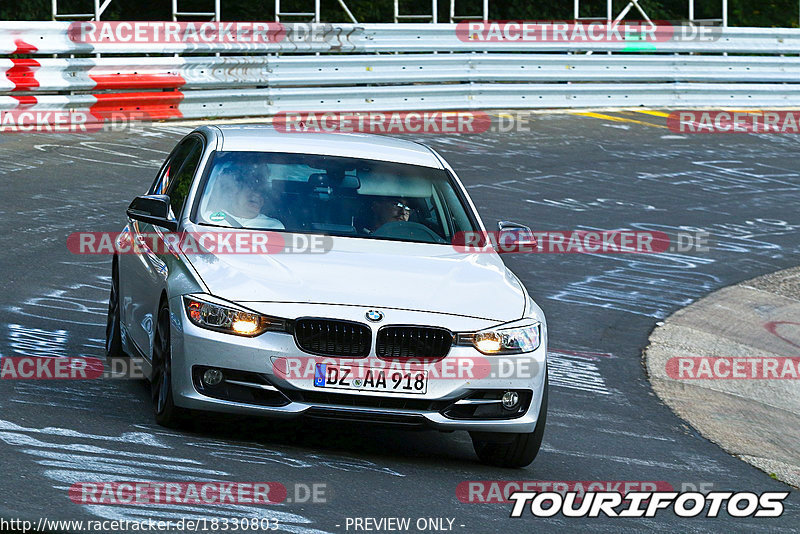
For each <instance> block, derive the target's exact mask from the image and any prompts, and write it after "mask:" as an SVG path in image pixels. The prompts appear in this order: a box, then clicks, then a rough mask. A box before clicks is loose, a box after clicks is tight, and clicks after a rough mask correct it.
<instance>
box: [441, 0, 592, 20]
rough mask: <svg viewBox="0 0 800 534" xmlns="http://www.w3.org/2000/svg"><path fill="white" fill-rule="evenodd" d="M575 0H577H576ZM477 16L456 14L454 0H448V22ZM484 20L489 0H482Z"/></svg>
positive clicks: (487, 13) (486, 18) (482, 16)
mask: <svg viewBox="0 0 800 534" xmlns="http://www.w3.org/2000/svg"><path fill="white" fill-rule="evenodd" d="M576 1H577V0H576ZM477 18H478V17H477V16H475V15H456V0H450V22H451V23H452V22H457V21H459V20H474V19H477ZM480 18H481V19H483V20H484V21H487V20H489V0H483V14H482V15H481V17H480Z"/></svg>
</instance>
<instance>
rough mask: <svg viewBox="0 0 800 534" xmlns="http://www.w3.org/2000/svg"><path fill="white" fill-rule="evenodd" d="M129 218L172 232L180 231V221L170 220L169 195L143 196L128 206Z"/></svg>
mask: <svg viewBox="0 0 800 534" xmlns="http://www.w3.org/2000/svg"><path fill="white" fill-rule="evenodd" d="M126 213H127V214H128V217H130V218H131V219H135V220H137V221H142V222H146V223H150V224H154V225H156V226H161V227H163V228H166V229H167V230H169V231H171V232H175V231H176V230H177V229H178V221H176V220H174V219H170V218H169V197H168V196H167V195H143V196H140V197H136V198H134V199H133V202H131V205H130V206H128V210H127V212H126Z"/></svg>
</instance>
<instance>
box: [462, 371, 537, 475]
mask: <svg viewBox="0 0 800 534" xmlns="http://www.w3.org/2000/svg"><path fill="white" fill-rule="evenodd" d="M547 390H548V379H547V374H545V377H544V393H543V394H542V405H541V407H540V408H539V417H538V418H537V420H536V427H535V428H534V429H533V432H530V433H527V434H503V433H499V432H498V433H484V432H481V433H479V432H472V433H470V436H471V437H472V446H473V448H474V449H475V454H477V455H478V458H479V459H480V461H481V462H482V463H485V464H488V465H494V466H497V467H525V466H527V465H529V464H530V463H531V462H533V460H534V459H535V458H536V455H537V454H539V448H540V447H541V446H542V438H543V437H544V427H545V424H546V420H547Z"/></svg>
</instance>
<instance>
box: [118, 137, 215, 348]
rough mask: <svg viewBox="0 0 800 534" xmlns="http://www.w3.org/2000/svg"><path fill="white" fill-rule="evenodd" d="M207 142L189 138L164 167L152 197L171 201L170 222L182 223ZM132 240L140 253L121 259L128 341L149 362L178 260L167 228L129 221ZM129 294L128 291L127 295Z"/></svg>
mask: <svg viewBox="0 0 800 534" xmlns="http://www.w3.org/2000/svg"><path fill="white" fill-rule="evenodd" d="M204 148H205V147H204V141H203V138H202V136H200V135H190V136H189V137H187V138H186V139H184V140H183V141H181V142H180V143H179V144H178V146H177V147H175V150H173V151H172V153H171V154H170V156H169V157H168V158H167V160H166V162H165V164H164V165H163V166H162V168H161V170H160V171H159V174H158V175H157V177H156V180H155V182H154V183H153V185H152V186H151V188H150V190H149V191H148V193H149V194H166V195H167V196H169V197H170V208H171V210H170V211H171V213H170V218H172V219H175V220H180V217H181V214H182V212H183V208H184V204H185V203H186V197H187V195H188V193H189V190H190V189H191V185H192V181H193V180H194V176H195V174H196V172H197V168H198V166H199V164H200V160H201V158H202V155H203V150H204ZM128 227H129V228H130V230H131V238H132V240H133V241H134V242H135V243H136V244H137V246H138V247H139V249H140V250H141V253H139V254H127V255H122V256H121V257H120V278H121V281H122V278H123V276H122V274H123V273H124V278H125V285H126V288H125V289H123V288H122V287H121V288H120V289H121V291H125V292H124V293H122V294H123V295H127V296H128V299H126V300H127V302H126V303H123V307H124V308H125V318H124V321H125V326H126V330H127V334H128V338H129V339H130V340H131V341H133V342H134V344H135V345H136V347H137V348H138V350H139V352H141V353H143V354H144V356H145V357H147V358H148V359H149V358H150V355H151V351H152V344H153V334H154V325H155V319H156V314H157V313H158V305H159V303H160V299H161V294H162V292H163V291H164V290H165V289H166V285H167V277H168V276H169V265H170V263H171V262H172V261H174V260H176V258H175V257H174V256H173V255H172V253H170V252H168V249H167V247H166V245H165V241H164V234H165V233H166V232H167V230H166V229H165V228H161V227H156V226H154V225H152V224H148V223H143V222H140V221H135V220H132V219H129V220H128ZM126 290H127V291H126Z"/></svg>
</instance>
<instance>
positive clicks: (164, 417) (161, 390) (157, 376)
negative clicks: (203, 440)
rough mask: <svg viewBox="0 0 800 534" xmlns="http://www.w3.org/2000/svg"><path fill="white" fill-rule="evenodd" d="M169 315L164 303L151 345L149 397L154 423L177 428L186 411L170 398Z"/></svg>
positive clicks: (181, 422) (170, 349)
mask: <svg viewBox="0 0 800 534" xmlns="http://www.w3.org/2000/svg"><path fill="white" fill-rule="evenodd" d="M169 325H170V315H169V306H168V305H167V303H166V302H164V303H162V304H161V307H160V308H159V310H158V322H157V323H156V331H155V336H154V343H153V376H152V377H151V378H150V397H151V399H152V401H153V415H154V416H155V419H156V423H158V424H159V425H161V426H165V427H168V428H179V427H180V426H182V424H183V423H185V422H186V419H187V416H188V411H187V410H185V409H183V408H179V407H177V406H175V403H174V401H173V396H172V346H171V343H170V326H169Z"/></svg>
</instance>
